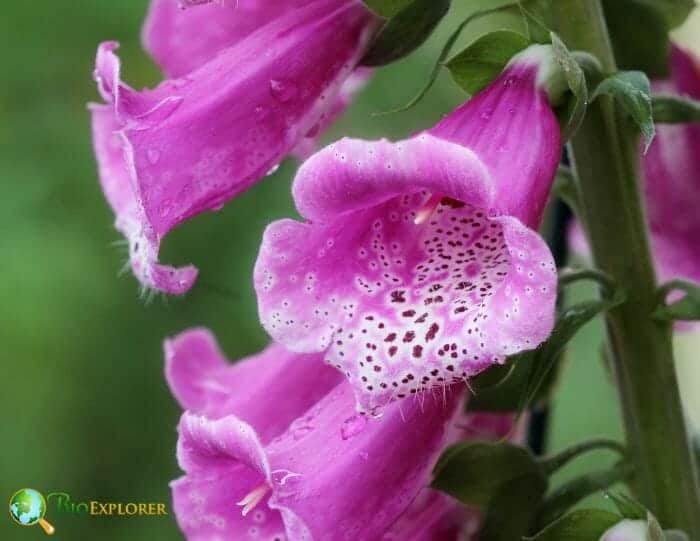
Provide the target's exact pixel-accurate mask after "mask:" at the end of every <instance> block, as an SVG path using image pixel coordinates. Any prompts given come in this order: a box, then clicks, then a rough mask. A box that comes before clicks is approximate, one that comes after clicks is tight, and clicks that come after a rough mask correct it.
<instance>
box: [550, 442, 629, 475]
mask: <svg viewBox="0 0 700 541" xmlns="http://www.w3.org/2000/svg"><path fill="white" fill-rule="evenodd" d="M600 449H607V450H610V451H615V452H617V453H619V454H620V455H622V456H625V454H626V450H625V446H624V445H622V444H621V443H618V442H616V441H615V440H608V439H603V438H601V439H595V440H589V441H584V442H581V443H579V444H577V445H574V446H572V447H569V448H568V449H564V450H563V451H562V452H560V453H557V454H556V455H552V456H548V457H545V458H543V459H541V460H540V466H541V467H542V469H544V471H545V472H546V473H547V475H552V474H553V473H554V472H556V471H557V470H559V469H561V468H563V467H564V466H566V465H567V464H568V463H569V462H571V461H572V460H574V459H575V458H577V457H578V456H580V455H582V454H584V453H588V452H589V451H596V450H600Z"/></svg>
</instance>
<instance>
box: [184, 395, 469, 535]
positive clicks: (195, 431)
mask: <svg viewBox="0 0 700 541" xmlns="http://www.w3.org/2000/svg"><path fill="white" fill-rule="evenodd" d="M462 395H463V392H461V391H458V390H454V389H452V390H450V391H448V392H446V394H445V395H444V396H439V397H426V398H425V399H424V400H422V401H421V400H415V401H413V402H411V403H408V404H406V403H403V404H396V405H395V406H394V407H393V408H390V409H388V410H387V412H386V415H385V416H384V418H382V419H381V420H375V419H367V418H366V417H361V416H358V415H356V414H355V413H354V397H353V393H352V390H351V389H350V387H349V386H348V385H347V384H346V383H342V384H340V385H339V386H337V387H336V388H335V389H334V390H333V391H331V392H330V393H329V394H328V395H327V396H326V397H325V398H323V399H322V400H320V401H319V402H318V403H317V404H316V405H315V406H314V407H313V408H311V409H310V410H309V411H308V412H307V413H306V414H304V415H302V416H301V417H299V418H298V419H297V420H296V421H295V423H293V424H292V425H291V426H290V428H289V430H287V431H286V432H285V433H284V434H282V435H281V436H280V437H279V438H277V439H276V440H274V441H273V442H272V443H271V444H270V445H269V446H267V447H266V448H264V447H263V446H262V444H261V442H260V439H259V438H258V437H257V436H256V435H255V432H254V431H253V430H252V427H250V426H249V425H247V424H245V423H243V422H242V421H240V420H239V419H237V418H236V417H234V416H228V417H225V418H222V419H219V420H216V421H210V420H208V419H206V418H204V417H198V416H195V415H192V414H189V413H185V414H184V415H183V418H182V421H181V423H180V428H179V431H180V439H179V442H178V460H179V463H180V465H181V467H182V468H183V469H184V470H185V471H186V472H187V474H188V475H187V479H188V481H186V482H187V483H190V484H189V485H188V489H189V487H191V486H192V484H194V486H203V485H201V484H200V480H204V479H207V480H208V481H209V483H210V487H211V488H210V491H209V492H207V494H206V499H205V501H204V502H203V505H202V508H203V510H206V512H211V509H212V507H215V506H216V501H217V500H216V498H217V496H219V495H220V494H222V493H225V494H229V495H231V496H230V497H231V498H234V497H235V498H238V497H241V498H242V496H239V495H240V494H243V495H245V493H248V492H250V491H252V490H254V489H255V488H256V487H258V486H259V485H260V484H261V483H267V484H268V486H269V488H270V490H271V493H272V496H271V497H270V499H269V501H268V502H267V507H265V506H264V504H263V503H261V504H260V506H259V507H258V508H256V509H262V510H263V512H264V513H265V515H267V514H268V513H274V510H277V511H278V512H279V514H280V515H281V517H282V520H283V521H284V524H285V526H286V531H287V536H288V539H289V540H290V541H292V540H300V539H324V538H326V536H328V535H329V534H331V535H332V534H333V532H345V533H347V534H349V535H352V536H353V538H354V539H367V540H369V539H376V538H377V537H378V536H380V535H381V534H383V533H384V532H386V531H387V530H388V528H389V526H390V525H391V524H392V523H393V522H394V521H396V520H397V519H398V518H399V516H401V514H402V513H403V512H404V511H405V509H406V508H407V507H408V506H409V505H410V504H411V502H412V501H413V498H414V497H415V495H416V494H418V492H419V491H420V489H421V487H423V486H426V485H427V484H428V483H429V479H430V471H431V469H432V466H433V465H434V463H435V460H436V459H437V456H438V455H439V453H440V451H441V449H442V447H443V446H444V445H445V443H446V442H447V438H448V436H449V434H453V433H454V432H453V430H452V428H451V427H450V425H451V424H452V423H453V422H454V421H453V418H454V416H455V415H459V414H460V412H461V407H462V400H461V397H462ZM319 450H322V451H321V452H320V451H319ZM177 483H184V481H178V482H176V484H175V485H174V488H176V487H177V486H178V485H177ZM184 490H187V489H183V491H184ZM176 500H177V496H176ZM230 501H231V500H230ZM452 511H454V508H453V509H452ZM181 512H182V513H184V515H183V516H181V517H179V519H180V523H181V524H185V525H186V524H189V523H190V522H191V513H192V512H191V511H188V510H186V509H184V507H183V508H182V511H181ZM185 531H187V530H185Z"/></svg>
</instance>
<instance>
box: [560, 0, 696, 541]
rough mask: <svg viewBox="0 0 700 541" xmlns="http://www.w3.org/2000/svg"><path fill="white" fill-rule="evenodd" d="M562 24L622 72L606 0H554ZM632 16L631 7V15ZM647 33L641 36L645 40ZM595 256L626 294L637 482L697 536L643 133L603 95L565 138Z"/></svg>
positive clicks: (614, 337)
mask: <svg viewBox="0 0 700 541" xmlns="http://www.w3.org/2000/svg"><path fill="white" fill-rule="evenodd" d="M552 9H553V11H554V14H555V18H556V26H557V31H558V32H559V33H560V35H561V36H562V37H563V38H564V40H565V41H566V42H567V44H568V45H569V46H570V47H571V48H575V49H581V50H585V51H588V52H590V53H592V54H594V55H595V56H597V57H598V59H599V60H600V61H601V64H602V66H603V69H604V70H605V71H607V72H610V73H613V72H615V71H616V66H615V58H614V55H613V53H612V48H611V45H610V40H609V36H608V33H607V27H606V24H605V17H604V14H603V10H602V6H601V3H600V0H557V1H556V2H552ZM630 17H634V13H630ZM640 39H643V37H640ZM569 150H570V156H571V159H572V162H573V164H574V167H573V169H574V171H575V173H576V176H577V179H578V183H579V189H580V192H581V201H582V207H583V208H582V214H583V216H582V220H583V222H584V223H585V224H586V227H587V230H588V231H587V232H588V238H589V241H590V245H591V250H592V252H593V258H594V260H595V263H596V265H597V266H598V268H599V269H600V270H601V271H603V272H604V273H606V274H607V275H608V276H610V277H611V278H612V280H613V281H614V282H615V283H617V284H620V285H624V288H625V290H626V292H627V301H626V302H625V303H623V304H621V305H620V306H618V307H616V308H615V309H613V310H610V311H609V312H608V314H607V318H606V324H607V334H608V344H609V348H610V353H611V359H612V364H613V367H614V371H615V375H616V379H617V385H618V390H619V394H620V402H621V407H622V413H623V419H624V424H625V431H626V437H627V443H628V449H629V453H630V458H631V459H632V461H633V464H634V467H635V478H634V480H633V482H632V489H633V490H634V492H635V494H636V496H637V498H639V499H640V501H641V502H642V503H643V504H644V505H646V506H647V507H648V508H649V509H650V510H651V511H652V512H653V513H654V514H655V515H656V516H657V517H658V519H659V520H660V521H661V523H662V524H663V525H664V527H667V528H671V527H674V528H681V529H683V530H685V531H686V532H687V533H688V534H689V536H690V538H691V539H700V495H699V493H698V484H697V469H696V466H695V462H694V458H693V456H692V453H691V446H690V440H689V437H688V433H687V431H686V426H685V421H684V417H683V412H682V409H681V401H680V396H679V391H678V382H677V380H676V374H675V368H674V362H673V352H672V347H671V326H670V325H669V324H665V323H662V322H658V321H654V320H653V319H652V318H651V313H652V312H653V310H654V308H655V307H656V289H657V287H656V277H655V275H654V270H653V266H652V259H651V253H650V249H649V241H648V238H647V232H646V225H645V218H644V212H643V207H642V201H641V195H640V190H639V157H638V155H639V147H638V136H637V134H636V132H635V130H634V128H633V127H632V125H631V123H630V122H629V121H628V119H627V118H626V117H624V116H623V114H622V113H621V112H620V111H619V110H618V109H617V108H616V106H615V104H614V103H613V101H612V100H611V99H610V98H608V97H601V98H599V99H597V100H596V101H595V102H594V103H593V104H592V105H591V106H590V107H589V110H588V114H587V115H586V119H585V121H584V123H583V125H582V126H581V129H580V130H579V132H578V133H577V134H576V136H575V137H574V138H573V140H572V141H571V143H570V145H569Z"/></svg>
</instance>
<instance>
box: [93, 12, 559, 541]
mask: <svg viewBox="0 0 700 541" xmlns="http://www.w3.org/2000/svg"><path fill="white" fill-rule="evenodd" d="M195 4H203V5H195ZM181 7H182V8H186V9H180V8H181ZM379 23H380V20H379V19H378V18H377V17H376V16H375V15H373V14H372V13H371V12H370V11H369V10H368V9H367V8H366V7H365V6H364V4H363V3H362V2H361V1H360V0H295V1H294V0H284V1H276V2H269V1H263V0H238V1H236V2H211V3H209V2H200V1H192V0H190V1H186V2H183V6H178V4H177V1H176V0H153V3H152V7H151V10H150V13H149V17H148V21H147V24H146V30H145V33H144V39H145V43H146V47H147V49H148V50H149V51H150V52H151V53H152V55H153V57H154V58H155V59H156V60H157V61H158V62H159V63H160V64H161V65H162V66H163V68H164V70H165V72H166V73H167V75H168V76H169V77H170V79H168V80H166V81H164V82H163V83H161V84H160V85H159V86H158V87H156V88H155V89H151V90H143V91H136V90H134V89H132V88H130V87H129V86H127V85H126V84H124V83H123V82H122V81H121V79H120V74H119V72H120V66H119V61H118V59H117V57H116V56H115V54H114V50H115V48H116V44H115V43H113V42H107V43H104V44H102V45H101V46H100V48H99V50H98V55H97V66H96V69H95V79H96V81H97V83H98V88H99V91H100V93H101V95H102V97H103V99H104V101H105V104H103V105H93V106H92V107H91V110H92V115H93V130H94V142H95V149H96V153H97V158H98V165H99V171H100V180H101V183H102V187H103V189H104V192H105V195H106V197H107V200H108V201H109V203H110V205H111V206H112V208H113V209H114V212H115V215H116V220H117V221H116V225H117V228H118V229H119V230H120V231H121V232H122V233H124V235H125V236H126V237H127V239H128V241H129V245H130V262H131V266H132V269H133V271H134V274H135V275H136V277H137V278H138V279H139V280H140V281H141V283H142V284H143V285H144V286H145V287H149V288H155V289H159V290H162V291H165V292H169V293H176V294H177V293H184V292H185V291H187V290H188V289H189V288H190V287H191V286H192V284H193V282H194V280H195V277H196V269H195V268H194V267H185V268H181V269H174V268H171V267H168V266H164V265H162V264H160V263H159V262H158V250H159V245H160V241H161V239H162V238H163V236H164V235H165V234H167V233H168V231H170V230H171V229H172V228H173V227H175V226H177V225H179V224H181V223H182V222H184V221H186V220H188V219H189V218H192V217H193V216H195V215H197V214H199V213H201V212H204V211H207V210H212V209H217V208H219V207H221V206H222V205H224V204H225V203H226V202H227V201H228V200H230V199H231V198H232V197H234V196H236V195H237V194H239V193H240V192H241V191H242V190H244V189H246V188H247V187H249V186H250V185H251V184H253V183H254V182H256V181H258V180H259V179H261V178H264V177H265V175H266V173H267V172H268V171H269V170H270V169H271V168H272V167H274V166H275V165H276V164H278V163H279V162H280V160H282V159H283V158H284V156H285V155H287V154H288V153H290V152H296V153H297V154H298V155H302V156H306V155H308V154H310V153H311V151H310V146H309V141H310V140H312V139H313V138H314V137H315V136H316V134H318V133H319V131H320V130H322V129H324V128H325V127H326V126H327V125H328V124H329V122H330V121H331V120H332V119H333V118H334V117H335V116H336V115H337V114H338V113H339V112H340V111H342V109H343V108H344V107H345V106H346V105H347V104H348V102H349V100H350V97H351V95H352V92H353V91H354V90H355V89H357V87H358V85H360V84H361V83H362V82H363V81H364V80H365V79H366V78H367V76H368V72H367V71H366V70H365V69H362V68H358V67H357V66H358V62H359V60H360V59H361V58H362V56H363V55H364V53H365V52H366V51H367V50H368V47H369V45H370V43H371V39H372V37H373V35H374V33H375V31H376V30H377V28H378V27H379ZM541 53H542V50H541V49H540V48H539V46H535V47H534V48H532V49H528V50H526V51H525V52H524V53H523V54H521V55H518V56H517V57H515V58H514V59H513V61H511V63H510V64H509V65H508V66H507V67H506V69H505V70H504V71H503V73H502V74H501V75H500V76H499V77H498V78H497V79H496V80H495V81H494V82H493V83H491V84H490V85H489V86H488V87H487V88H486V89H484V90H483V91H482V92H481V93H479V94H478V95H476V96H475V97H473V98H472V99H471V100H469V101H468V102H467V103H465V104H464V105H463V106H461V107H459V108H458V109H457V110H455V111H453V112H452V113H451V114H449V115H448V116H447V117H446V118H445V119H444V120H442V121H441V122H440V123H438V124H437V125H436V126H434V127H433V128H431V129H429V130H427V131H424V132H421V133H418V134H416V135H415V136H413V137H411V138H408V139H406V140H403V141H399V142H390V141H386V140H381V141H362V140H350V139H343V140H340V141H338V142H336V143H335V144H332V145H330V146H328V147H326V148H324V149H322V150H320V151H319V152H317V153H316V154H314V155H312V156H311V157H309V158H308V160H306V162H305V163H304V164H303V165H302V166H301V168H300V169H299V171H298V174H297V176H296V179H295V181H294V185H293V196H294V200H295V202H296V205H297V208H298V210H299V213H300V214H301V216H302V217H303V218H304V221H303V222H298V221H293V220H282V221H279V222H276V223H273V224H271V225H270V226H269V227H268V229H267V231H266V232H265V235H264V238H263V240H262V245H261V248H260V253H259V257H258V260H257V263H256V266H255V276H254V282H255V288H256V292H257V295H258V302H259V311H260V319H261V321H262V324H263V326H264V327H265V329H266V330H267V331H268V332H269V334H270V335H271V337H272V338H273V340H274V343H273V344H272V345H270V346H269V347H268V348H267V349H265V350H264V351H263V352H261V353H259V354H258V355H255V356H253V357H250V358H248V359H245V360H242V361H239V362H238V363H236V364H234V365H229V363H227V362H226V360H225V359H224V356H223V354H222V353H221V352H220V351H219V349H218V347H217V345H216V343H215V340H214V338H213V337H212V336H211V335H210V334H209V333H208V332H207V331H205V330H201V329H200V330H197V329H195V330H190V331H187V332H185V333H183V334H181V335H179V336H177V337H175V338H173V339H172V340H168V341H167V342H166V344H165V351H166V374H167V379H168V383H169V385H170V387H171V389H172V391H173V393H174V395H175V397H176V398H177V400H178V402H179V403H180V404H181V406H182V407H183V409H184V410H185V413H184V414H183V416H182V419H181V421H180V424H179V428H178V431H179V441H178V450H177V456H178V460H179V463H180V466H181V468H182V469H183V470H184V472H185V475H184V476H183V477H182V478H181V479H179V480H177V481H175V482H174V483H173V485H172V489H173V498H174V506H175V511H176V515H177V520H178V523H179V525H180V527H181V529H182V531H183V532H184V533H185V535H186V536H187V538H188V539H190V540H207V541H212V540H215V539H236V540H238V539H265V540H273V539H274V540H277V541H281V540H283V539H287V540H290V541H298V540H317V541H322V540H336V539H354V540H360V541H363V540H366V541H371V540H377V539H383V540H391V539H396V540H398V539H402V540H403V539H411V540H417V541H438V540H450V539H453V540H456V539H462V538H464V536H467V537H469V538H472V537H474V536H475V535H476V532H477V530H478V525H479V513H478V512H476V511H474V510H468V509H466V508H464V507H463V506H462V505H461V504H460V503H458V502H457V501H456V500H453V499H452V498H451V497H449V496H447V495H445V494H442V493H438V492H435V491H433V490H431V489H429V488H428V486H429V483H430V474H431V470H432V468H433V466H434V465H435V462H436V460H437V458H438V456H439V454H440V452H441V450H442V449H444V447H445V446H446V445H448V444H450V443H454V442H456V441H459V440H463V439H470V438H481V439H492V440H496V439H501V438H505V437H510V438H511V439H514V440H517V439H518V436H517V431H516V430H515V427H514V426H513V419H512V418H511V417H510V416H508V415H505V416H504V415H500V416H488V415H477V414H473V413H469V411H468V407H467V409H466V411H465V404H468V399H467V396H466V395H467V386H466V385H465V382H467V380H468V379H469V378H470V377H472V376H474V375H476V374H478V373H480V372H481V371H483V370H485V369H486V368H488V367H490V366H492V365H494V364H501V363H504V362H505V360H506V357H507V356H510V355H513V354H516V353H518V352H521V351H524V350H529V349H533V348H535V347H537V346H538V345H539V344H540V343H542V342H543V341H544V340H545V339H546V338H547V337H548V336H549V334H550V332H551V330H552V327H553V323H554V311H555V310H554V309H555V300H556V289H557V287H556V279H557V276H556V269H555V266H554V262H553V259H552V256H551V254H550V252H549V250H548V248H547V246H546V244H545V242H544V241H543V239H542V238H541V237H540V236H539V234H538V233H537V228H538V227H539V225H540V222H541V220H542V214H543V210H544V207H545V205H546V202H547V199H548V197H549V192H550V188H551V184H552V181H553V177H554V174H555V171H556V168H557V164H558V161H559V154H560V150H561V136H560V130H559V126H558V123H557V120H556V118H555V115H554V113H553V112H552V109H551V107H550V104H549V101H548V97H547V94H546V92H545V90H544V88H543V87H542V82H541V77H540V75H541V70H542V59H543V56H542V54H541ZM236 504H238V505H236ZM474 538H475V537H474Z"/></svg>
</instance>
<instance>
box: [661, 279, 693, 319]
mask: <svg viewBox="0 0 700 541" xmlns="http://www.w3.org/2000/svg"><path fill="white" fill-rule="evenodd" d="M673 291H681V292H683V293H685V295H684V296H683V297H682V298H681V299H680V300H677V301H675V302H672V303H671V304H668V305H667V304H666V297H668V295H669V293H671V292H673ZM658 296H659V301H660V303H659V304H660V306H659V307H658V308H657V309H656V310H654V313H653V314H652V316H653V317H654V319H657V320H659V321H673V320H681V321H697V320H700V285H698V284H693V283H691V282H684V281H682V280H672V281H671V282H668V283H666V284H664V285H662V286H661V287H660V288H659V293H658Z"/></svg>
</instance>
